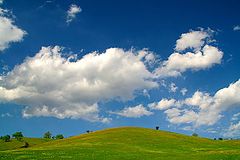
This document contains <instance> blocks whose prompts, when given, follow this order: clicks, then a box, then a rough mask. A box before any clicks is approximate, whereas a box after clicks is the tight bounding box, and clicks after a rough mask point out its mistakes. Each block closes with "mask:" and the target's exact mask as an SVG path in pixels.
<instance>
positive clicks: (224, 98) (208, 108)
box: [160, 80, 240, 127]
mask: <svg viewBox="0 0 240 160" xmlns="http://www.w3.org/2000/svg"><path fill="white" fill-rule="evenodd" d="M239 93H240V80H238V81H236V82H235V83H232V84H230V85H229V86H228V87H226V88H223V89H220V90H218V91H217V92H216V93H215V95H214V96H210V94H209V93H203V92H200V91H197V92H195V93H194V94H193V96H192V97H190V98H186V99H184V100H179V101H175V102H174V101H173V102H172V103H170V104H169V105H167V107H166V109H167V110H166V111H165V113H166V114H167V117H168V120H169V121H170V122H171V123H174V124H177V123H178V124H180V123H192V124H193V126H194V127H198V126H201V125H209V126H210V125H213V124H215V123H216V122H217V121H218V120H219V119H221V117H222V115H221V114H222V112H224V111H226V110H227V109H229V108H231V107H235V106H237V105H240V95H239ZM163 100H165V99H163ZM160 102H161V101H160ZM169 108H170V109H169Z"/></svg>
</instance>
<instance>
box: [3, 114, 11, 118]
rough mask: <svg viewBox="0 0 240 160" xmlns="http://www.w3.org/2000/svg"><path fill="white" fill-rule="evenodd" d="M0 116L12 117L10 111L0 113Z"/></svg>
mask: <svg viewBox="0 0 240 160" xmlns="http://www.w3.org/2000/svg"><path fill="white" fill-rule="evenodd" d="M1 117H2V118H4V117H12V115H11V114H10V113H2V114H1Z"/></svg>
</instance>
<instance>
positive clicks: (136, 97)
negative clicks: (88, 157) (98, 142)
mask: <svg viewBox="0 0 240 160" xmlns="http://www.w3.org/2000/svg"><path fill="white" fill-rule="evenodd" d="M0 3H1V1H0ZM238 6H239V2H238V1H234V0H230V1H229V0H228V1H221V2H217V3H216V2H213V1H212V2H209V1H201V3H200V2H198V3H196V2H193V1H190V0H189V1H188V0H186V1H173V0H170V1H166V2H160V1H154V0H149V1H140V2H139V1H115V2H113V1H110V0H109V1H107V0H106V1H84V0H81V1H80V0H73V1H63V0H50V1H49V0H48V1H46V0H42V1H41V0H36V1H31V2H26V1H24V0H22V1H21V0H18V1H16V0H4V1H3V2H2V3H1V5H0V8H1V10H0V27H1V28H0V62H1V68H0V71H1V76H0V135H4V134H11V133H13V132H15V131H22V132H23V133H24V135H26V136H32V137H40V136H42V134H43V133H44V132H46V131H51V132H52V133H53V134H58V133H62V134H64V135H65V136H71V135H76V134H79V133H83V132H85V131H86V130H97V129H103V128H108V127H118V126H140V127H148V128H155V126H157V125H158V126H160V129H162V130H169V131H174V132H179V133H184V134H192V133H193V132H197V133H198V134H200V135H201V136H206V137H211V138H213V137H220V136H225V137H239V136H240V135H239V133H240V114H238V113H240V109H239V105H240V97H239V94H238V93H239V92H240V81H239V78H240V73H239V70H238V68H239V65H240V55H239V52H240V48H239V41H240V27H239V26H240V22H239V16H240V13H239V9H238ZM42 47H44V48H42Z"/></svg>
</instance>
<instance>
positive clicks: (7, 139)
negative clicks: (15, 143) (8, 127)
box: [2, 135, 11, 142]
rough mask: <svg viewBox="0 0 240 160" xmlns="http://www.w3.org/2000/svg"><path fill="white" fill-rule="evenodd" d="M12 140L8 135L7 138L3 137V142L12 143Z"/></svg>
mask: <svg viewBox="0 0 240 160" xmlns="http://www.w3.org/2000/svg"><path fill="white" fill-rule="evenodd" d="M10 139H11V137H10V136H9V135H6V136H3V137H2V140H3V141H4V142H10Z"/></svg>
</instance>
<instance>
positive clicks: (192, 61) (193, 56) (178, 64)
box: [155, 30, 223, 77]
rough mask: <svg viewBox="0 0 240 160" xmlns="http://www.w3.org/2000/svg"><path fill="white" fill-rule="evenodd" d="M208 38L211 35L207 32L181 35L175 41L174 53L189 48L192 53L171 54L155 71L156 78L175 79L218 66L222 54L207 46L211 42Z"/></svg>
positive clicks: (216, 49)
mask: <svg viewBox="0 0 240 160" xmlns="http://www.w3.org/2000/svg"><path fill="white" fill-rule="evenodd" d="M186 37H187V38H186ZM209 37H211V34H210V33H209V31H208V30H207V31H205V30H201V31H191V32H189V33H186V34H183V35H182V36H181V38H180V39H179V40H177V44H176V51H185V50H186V49H188V48H190V49H193V52H190V51H188V52H186V53H184V54H181V53H179V52H174V53H172V54H171V55H170V56H169V57H168V59H167V60H165V61H163V62H162V64H161V65H160V67H158V68H157V69H155V74H156V76H158V77H176V76H180V75H181V74H182V73H183V72H185V71H187V70H192V71H197V70H202V69H207V68H210V67H212V66H213V65H215V64H220V63H221V60H222V57H223V52H222V51H220V50H219V49H218V48H217V47H214V46H212V45H210V44H209V43H210V42H211V41H213V40H212V39H210V40H209V39H208V38H209ZM180 44H181V45H180ZM180 46H181V47H180Z"/></svg>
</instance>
